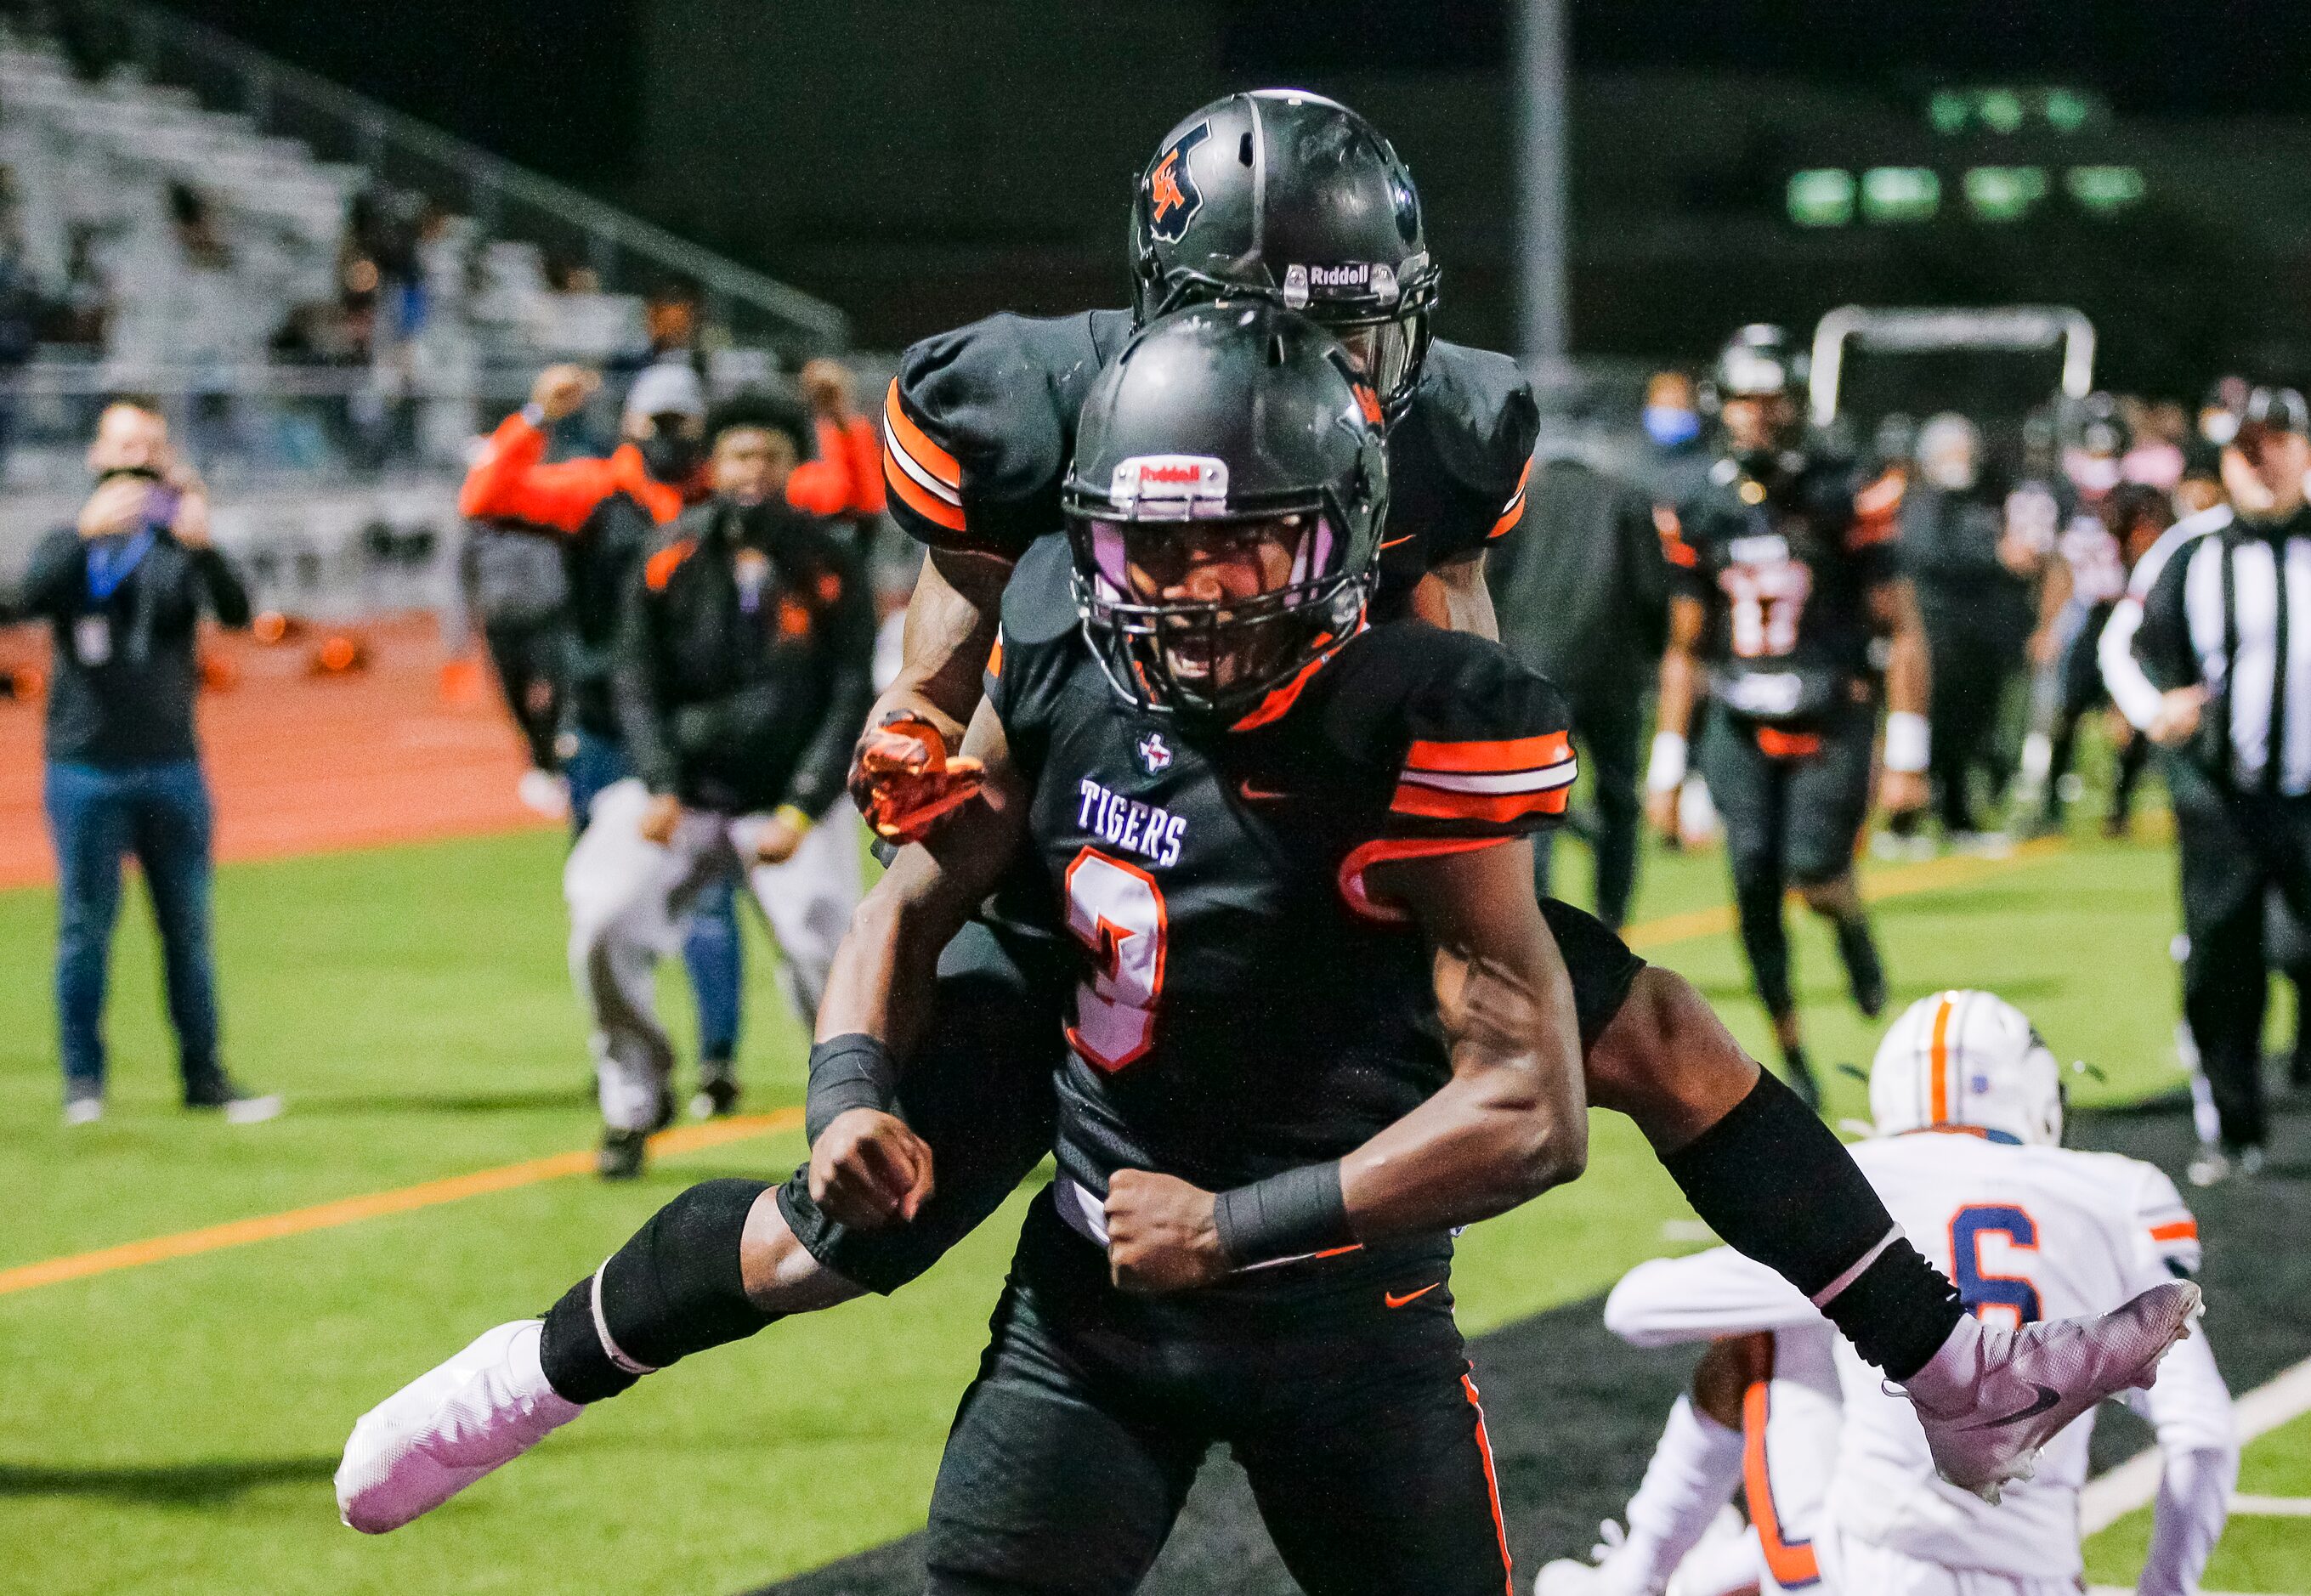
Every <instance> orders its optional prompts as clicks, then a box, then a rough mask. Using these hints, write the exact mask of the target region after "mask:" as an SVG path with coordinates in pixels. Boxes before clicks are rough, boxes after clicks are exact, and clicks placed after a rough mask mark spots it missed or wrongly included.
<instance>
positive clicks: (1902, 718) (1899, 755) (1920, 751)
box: [1886, 710, 1933, 775]
mask: <svg viewBox="0 0 2311 1596" xmlns="http://www.w3.org/2000/svg"><path fill="white" fill-rule="evenodd" d="M1932 739H1933V734H1932V732H1931V731H1929V730H1928V729H1927V728H1926V718H1925V717H1924V716H1923V715H1921V714H1919V713H1918V712H1917V711H1915V710H1896V711H1894V712H1893V713H1892V714H1890V715H1888V716H1887V717H1886V768H1887V769H1888V770H1889V771H1894V772H1899V773H1901V774H1903V775H1915V774H1916V773H1917V772H1921V771H1923V770H1924V769H1925V768H1926V763H1927V761H1928V759H1929V757H1930V755H1931V751H1932V746H1933V740H1932Z"/></svg>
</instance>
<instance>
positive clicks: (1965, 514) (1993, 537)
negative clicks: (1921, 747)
mask: <svg viewBox="0 0 2311 1596" xmlns="http://www.w3.org/2000/svg"><path fill="white" fill-rule="evenodd" d="M1981 457H1982V435H1981V433H1980V432H1977V431H1976V430H1975V425H1974V423H1972V422H1970V421H1968V420H1967V418H1966V417H1964V416H1962V415H1958V414H1955V413H1951V412H1945V413H1943V414H1940V415H1937V416H1934V417H1932V418H1931V419H1930V420H1928V421H1927V422H1926V423H1925V424H1924V425H1923V426H1922V427H1921V428H1919V429H1918V445H1917V475H1916V479H1915V484H1914V486H1913V487H1912V488H1911V490H1910V492H1909V493H1908V494H1907V495H1906V497H1905V500H1904V502H1903V505H1902V568H1903V570H1904V571H1907V572H1908V573H1909V577H1910V580H1911V583H1912V585H1913V586H1914V588H1915V589H1916V590H1917V595H1918V613H1919V615H1920V618H1921V619H1923V621H1924V622H1925V627H1926V648H1927V652H1928V655H1929V657H1930V658H1931V659H1932V667H1933V673H1932V679H1933V697H1932V709H1931V710H1930V711H1929V712H1928V720H1929V722H1930V723H1931V725H1932V728H1933V763H1932V770H1931V772H1930V773H1931V775H1932V781H1933V787H1934V802H1935V807H1936V810H1937V812H1938V813H1939V815H1940V818H1941V823H1942V829H1943V831H1944V832H1945V833H1947V834H1948V836H1949V839H1950V841H1951V842H1952V843H1953V844H1956V845H1960V846H1966V845H1971V844H1974V843H1975V842H1978V841H1979V840H1980V838H1981V834H1982V825H1981V823H1980V821H1979V819H1978V818H1977V812H1976V809H1975V793H1974V781H1975V772H1977V771H1979V772H1982V773H1983V774H1984V778H1985V781H1984V786H1985V787H1986V788H1987V789H1988V790H1989V791H1990V792H1991V793H1992V794H1993V795H1994V794H1996V793H1997V791H1998V790H1999V789H2001V787H2002V786H2003V785H2004V782H2005V778H2006V776H2007V774H2008V773H2009V772H2008V770H2007V769H2006V768H2004V762H2003V761H2001V759H2000V758H1999V757H1998V755H1997V753H1996V750H1995V747H1994V743H1995V740H1996V737H1997V732H1998V718H1999V710H2000V707H2001V704H2002V703H2003V702H2004V701H2005V696H2006V689H2007V686H2008V685H2009V684H2010V682H2011V681H2012V680H2013V677H2014V676H2015V673H2016V672H2017V671H2018V670H2019V668H2020V667H2021V664H2022V656H2023V647H2024V643H2025V641H2027V640H2028V637H2029V634H2030V629H2031V624H2032V620H2033V616H2032V614H2031V606H2030V590H2029V586H2028V578H2029V577H2030V576H2031V575H2034V574H2035V573H2036V565H2037V563H2038V560H2037V556H2036V554H2035V552H2034V551H2031V550H2028V549H2018V548H2016V547H2014V546H2011V545H2010V543H2009V541H2008V540H2007V539H2005V538H2004V537H2003V536H2002V535H2001V534H2002V528H2001V524H2000V523H2001V516H2000V510H1999V506H2000V501H2001V495H1999V494H1997V493H1993V492H1991V491H1989V490H1988V489H1986V488H1985V486H1984V484H1983V481H1982V470H1981Z"/></svg>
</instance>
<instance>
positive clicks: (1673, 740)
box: [1645, 731, 1685, 792]
mask: <svg viewBox="0 0 2311 1596" xmlns="http://www.w3.org/2000/svg"><path fill="white" fill-rule="evenodd" d="M1684 785H1685V739H1684V738H1683V737H1679V735H1678V734H1677V733H1675V732H1673V731H1657V732H1655V733H1653V763H1651V764H1649V765H1647V766H1646V767H1645V790H1646V791H1648V792H1675V791H1676V790H1677V789H1679V788H1680V787H1682V786H1684Z"/></svg>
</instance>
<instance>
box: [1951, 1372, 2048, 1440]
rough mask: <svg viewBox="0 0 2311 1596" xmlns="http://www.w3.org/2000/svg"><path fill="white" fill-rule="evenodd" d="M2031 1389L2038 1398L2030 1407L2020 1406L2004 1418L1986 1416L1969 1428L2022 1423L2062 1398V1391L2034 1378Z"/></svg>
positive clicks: (1979, 1428)
mask: <svg viewBox="0 0 2311 1596" xmlns="http://www.w3.org/2000/svg"><path fill="white" fill-rule="evenodd" d="M2030 1389H2031V1390H2033V1391H2036V1392H2037V1393H2038V1400H2036V1401H2035V1402H2033V1403H2031V1404H2030V1405H2029V1406H2028V1408H2017V1409H2015V1411H2013V1412H2011V1413H2010V1414H2008V1415H2007V1416H2006V1417H2003V1418H1985V1419H1984V1420H1983V1421H1982V1422H1981V1423H1980V1424H1971V1425H1968V1426H1966V1427H1967V1429H1969V1430H1994V1429H1998V1428H1999V1427H2001V1426H2005V1425H2013V1424H2020V1423H2021V1422H2022V1421H2023V1420H2024V1419H2026V1418H2036V1417H2037V1416H2038V1415H2040V1414H2041V1413H2044V1412H2045V1411H2046V1409H2047V1408H2052V1407H2053V1406H2054V1404H2055V1403H2057V1402H2059V1401H2061V1400H2062V1392H2061V1391H2056V1390H2055V1389H2054V1387H2053V1386H2051V1385H2040V1384H2039V1383H2038V1382H2036V1381H2035V1380H2034V1381H2032V1382H2030Z"/></svg>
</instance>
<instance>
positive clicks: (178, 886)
mask: <svg viewBox="0 0 2311 1596" xmlns="http://www.w3.org/2000/svg"><path fill="white" fill-rule="evenodd" d="M42 797H43V799H44V801H45V803H46V806H47V808H48V834H49V836H50V838H51V839H52V840H53V841H54V842H55V844H56V850H57V1029H58V1032H59V1035H60V1040H61V1043H62V1051H63V1054H64V1067H65V1093H66V1095H82V1094H87V1093H94V1092H101V1091H102V1090H103V1089H104V990H105V979H106V974H107V971H108V967H109V964H110V963H111V955H112V927H113V923H114V921H116V920H118V918H119V915H120V860H121V859H122V857H123V856H124V855H127V854H132V853H133V854H135V857H136V862H137V864H138V865H139V866H140V867H142V868H143V869H144V885H145V890H146V892H147V894H149V895H150V896H151V898H152V900H153V923H154V925H155V926H156V927H158V928H159V930H160V933H161V963H162V968H163V969H164V970H165V971H166V972H167V975H168V985H169V1020H170V1024H171V1025H174V1026H175V1028H176V1032H177V1067H178V1068H179V1070H180V1071H181V1072H182V1073H183V1075H184V1078H185V1085H186V1086H187V1088H190V1087H193V1086H198V1085H203V1084H205V1083H206V1082H208V1081H210V1080H212V1079H214V1077H215V1076H216V1073H217V1009H216V972H215V967H214V963H213V962H212V960H211V958H210V955H209V793H208V786H207V784H206V783H205V781H202V779H201V767H200V766H199V764H197V763H195V762H194V761H192V760H189V759H187V760H182V761H176V762H171V763H162V764H140V765H124V766H120V767H118V768H116V769H103V768H100V767H98V766H95V765H85V764H66V763H51V764H50V765H49V766H48V773H47V781H46V782H45V784H44V787H43V791H42Z"/></svg>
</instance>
